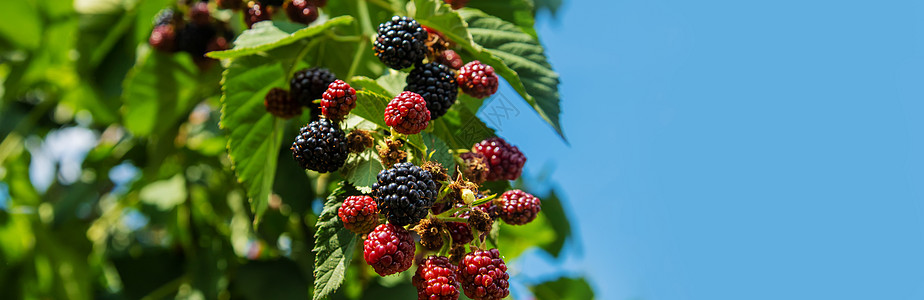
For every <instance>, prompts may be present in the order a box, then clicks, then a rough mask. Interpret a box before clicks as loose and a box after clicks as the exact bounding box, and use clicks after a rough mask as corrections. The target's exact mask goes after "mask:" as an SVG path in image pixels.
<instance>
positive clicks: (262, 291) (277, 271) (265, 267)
mask: <svg viewBox="0 0 924 300" xmlns="http://www.w3.org/2000/svg"><path fill="white" fill-rule="evenodd" d="M234 277H235V278H234V282H233V283H234V284H232V286H233V287H234V290H235V291H236V292H237V294H238V295H240V296H243V297H244V299H304V298H305V295H306V294H307V293H308V284H307V283H306V281H307V278H305V274H303V273H302V271H301V270H300V269H299V267H298V265H297V264H296V263H295V262H293V261H291V260H289V259H287V258H278V259H275V260H266V261H260V260H252V261H248V262H247V263H246V264H245V265H243V266H241V267H240V269H238V270H237V272H235V276H234Z"/></svg>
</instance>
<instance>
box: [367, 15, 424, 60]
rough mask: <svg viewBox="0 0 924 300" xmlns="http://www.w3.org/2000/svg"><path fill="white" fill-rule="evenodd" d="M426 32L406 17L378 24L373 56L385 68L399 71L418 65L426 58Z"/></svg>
mask: <svg viewBox="0 0 924 300" xmlns="http://www.w3.org/2000/svg"><path fill="white" fill-rule="evenodd" d="M426 41H427V31H426V30H424V28H423V27H421V26H420V24H419V23H417V21H416V20H414V19H412V18H408V17H399V16H394V17H392V18H391V20H389V21H388V22H385V23H382V24H379V30H378V35H377V36H376V39H375V44H374V46H375V56H378V58H379V60H381V61H382V63H384V64H385V65H386V66H388V67H389V68H392V69H396V70H400V69H404V68H407V67H410V66H412V65H414V64H417V63H420V61H422V60H423V59H424V57H426V56H427V45H426Z"/></svg>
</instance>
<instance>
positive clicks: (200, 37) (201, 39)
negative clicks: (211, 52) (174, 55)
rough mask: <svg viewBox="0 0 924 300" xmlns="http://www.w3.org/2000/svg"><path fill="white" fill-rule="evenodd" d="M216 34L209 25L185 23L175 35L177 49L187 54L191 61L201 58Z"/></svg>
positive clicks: (213, 28)
mask: <svg viewBox="0 0 924 300" xmlns="http://www.w3.org/2000/svg"><path fill="white" fill-rule="evenodd" d="M217 34H218V31H217V30H215V27H212V25H211V24H206V25H199V24H196V23H187V24H186V26H185V27H183V30H181V31H180V32H179V34H178V35H177V40H178V41H179V49H180V50H182V51H185V52H187V53H189V55H191V56H192V57H193V59H198V58H202V57H203V56H204V55H205V52H206V51H208V47H209V41H211V40H212V38H214V37H215V36H216V35H217Z"/></svg>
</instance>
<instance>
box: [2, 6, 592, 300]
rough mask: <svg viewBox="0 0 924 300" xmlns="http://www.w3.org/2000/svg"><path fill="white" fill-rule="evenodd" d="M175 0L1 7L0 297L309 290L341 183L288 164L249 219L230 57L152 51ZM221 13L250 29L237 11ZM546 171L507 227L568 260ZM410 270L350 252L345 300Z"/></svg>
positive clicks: (513, 248) (248, 295)
mask: <svg viewBox="0 0 924 300" xmlns="http://www.w3.org/2000/svg"><path fill="white" fill-rule="evenodd" d="M332 1H337V0H332ZM472 2H473V3H476V4H477V3H478V2H479V1H472ZM482 2H484V1H482ZM173 3H174V1H173V0H99V1H93V0H77V1H73V2H72V1H71V0H42V1H39V0H23V1H11V2H8V3H5V8H4V9H3V10H0V19H2V20H4V21H3V22H2V23H0V80H2V82H3V84H2V87H0V95H2V96H0V97H2V98H0V99H2V102H0V135H2V142H0V298H3V299H163V298H184V299H185V298H195V299H300V298H307V297H309V296H310V294H311V287H312V282H313V276H312V268H313V264H314V257H313V254H312V253H311V249H312V248H313V238H312V236H313V234H314V223H315V221H316V219H317V214H318V213H319V210H320V205H321V204H320V203H321V200H322V199H323V198H324V197H326V196H327V194H328V193H329V192H330V190H332V189H333V187H334V185H335V183H332V182H331V181H324V180H317V179H318V178H310V177H309V176H308V175H306V173H305V172H304V171H303V170H300V169H299V168H298V167H297V166H296V165H295V164H294V163H281V164H279V168H278V169H277V171H276V172H277V174H276V178H277V180H276V182H275V184H274V189H273V190H274V192H275V193H276V194H275V195H274V196H273V197H272V199H271V201H270V203H269V209H268V211H267V212H266V214H265V215H264V216H263V218H264V219H263V221H262V223H261V224H260V226H259V227H254V226H253V222H252V220H253V217H254V216H253V214H252V212H251V209H250V207H249V204H248V201H247V196H246V194H245V192H244V190H243V189H242V187H241V186H240V184H239V183H238V182H237V180H236V179H235V176H234V174H233V173H232V171H231V166H230V162H229V160H228V156H227V152H226V144H227V139H226V135H225V133H224V132H223V130H222V129H220V128H219V127H218V116H219V113H220V112H219V107H220V106H219V97H220V89H219V80H220V79H221V71H222V66H221V65H220V64H214V65H213V66H212V67H211V68H208V69H204V70H203V69H200V68H197V67H196V65H195V64H194V63H193V60H192V58H191V57H189V56H188V54H186V53H178V54H174V55H165V54H160V53H154V52H153V51H151V50H150V48H149V47H148V46H147V45H146V41H147V38H148V35H149V33H150V31H151V29H152V19H153V17H154V16H155V15H156V14H157V13H158V11H159V10H161V9H162V8H164V7H167V6H169V5H172V4H173ZM560 4H561V1H550V0H546V1H537V2H536V3H535V7H536V8H537V9H547V10H549V11H551V12H553V13H554V11H555V10H556V8H557V6H558V5H560ZM222 13H223V14H225V15H219V17H223V18H226V19H229V20H235V22H231V25H232V27H233V28H234V29H235V31H236V32H240V30H241V29H242V28H243V27H244V26H243V22H240V20H241V17H240V15H239V13H231V12H230V11H227V12H222ZM292 132H293V134H288V133H289V132H288V131H287V135H286V136H294V129H292ZM280 160H281V161H282V160H285V161H289V160H291V157H289V154H288V153H285V152H280ZM541 177H542V176H539V178H540V179H536V180H527V181H519V182H516V183H514V185H515V186H520V187H524V186H530V185H533V186H542V187H543V188H541V190H547V192H546V194H537V196H540V197H541V198H542V199H543V213H542V214H541V215H540V219H539V220H537V221H536V222H533V223H531V224H530V225H528V226H522V227H517V228H512V227H506V226H505V227H504V228H502V229H501V231H502V232H503V233H504V234H503V235H502V239H501V241H500V243H501V245H502V247H503V248H502V249H504V255H505V256H506V257H507V259H508V260H514V259H515V258H516V257H518V256H520V254H521V253H523V252H524V251H525V250H527V248H529V247H534V246H536V247H539V248H541V249H542V250H543V251H546V252H548V253H549V254H551V255H552V256H558V255H559V253H561V251H562V248H563V247H564V245H565V244H566V243H569V242H575V241H574V240H573V239H572V238H571V231H572V230H571V227H570V223H569V222H568V219H567V213H566V209H565V208H564V206H562V204H561V201H559V199H558V198H557V196H556V193H555V191H554V189H548V188H547V186H551V185H552V184H551V183H548V182H544V180H542V179H541ZM319 182H320V183H321V184H319ZM325 182H328V184H323V183H325ZM409 273H410V272H406V273H405V274H407V275H406V276H404V277H408V278H404V277H401V276H398V277H386V278H380V277H378V276H376V275H375V274H374V273H372V272H371V269H369V268H368V266H366V265H365V264H364V263H362V261H361V260H354V261H353V265H352V266H351V269H350V272H348V273H347V280H346V282H345V286H344V287H343V288H341V290H340V291H339V292H338V294H336V295H335V297H336V298H349V299H361V298H362V299H366V298H381V297H382V296H383V295H387V298H397V299H413V298H414V297H415V295H416V292H415V291H414V289H413V288H412V287H411V286H410V280H409V276H410V274H409ZM517 278H519V277H518V275H517V274H516V272H515V271H514V273H513V278H512V279H513V280H514V281H515V282H516V280H518V279H517ZM525 285H529V286H532V288H531V289H526V288H523V286H525ZM520 286H521V288H519V289H515V290H514V295H515V297H517V298H521V299H522V298H532V297H535V298H539V299H588V298H591V297H593V296H592V295H593V291H592V290H591V288H590V286H589V285H588V284H587V282H586V281H584V279H581V278H570V277H562V278H551V280H550V281H545V282H521V283H520ZM386 291H387V293H383V292H386Z"/></svg>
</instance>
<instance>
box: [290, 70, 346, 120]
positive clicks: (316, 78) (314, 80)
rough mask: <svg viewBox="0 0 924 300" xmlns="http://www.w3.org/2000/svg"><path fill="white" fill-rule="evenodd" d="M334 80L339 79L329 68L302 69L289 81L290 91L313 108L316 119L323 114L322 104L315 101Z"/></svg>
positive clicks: (304, 103)
mask: <svg viewBox="0 0 924 300" xmlns="http://www.w3.org/2000/svg"><path fill="white" fill-rule="evenodd" d="M334 80H337V76H335V75H334V73H331V72H330V71H329V70H327V69H324V68H311V69H302V70H299V71H298V72H295V74H294V75H292V80H290V81H289V92H290V93H292V97H293V98H295V100H297V101H298V102H299V103H301V104H302V105H303V106H305V107H309V108H311V117H312V120H314V118H316V117H317V116H318V115H320V114H321V105H320V104H319V103H314V102H313V101H314V100H315V99H321V97H323V95H324V91H326V90H327V87H328V86H330V84H331V83H332V82H334Z"/></svg>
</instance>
